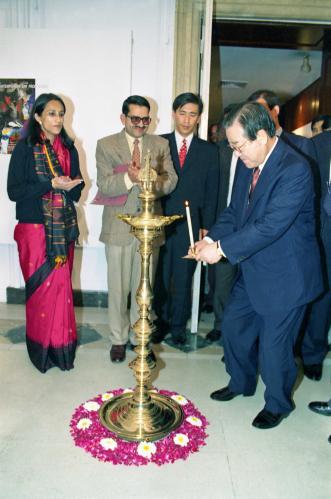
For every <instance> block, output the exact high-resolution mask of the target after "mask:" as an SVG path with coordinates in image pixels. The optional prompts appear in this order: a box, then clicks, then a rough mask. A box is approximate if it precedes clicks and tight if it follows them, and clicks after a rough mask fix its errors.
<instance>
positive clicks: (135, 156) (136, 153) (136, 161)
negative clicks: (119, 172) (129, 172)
mask: <svg viewBox="0 0 331 499" xmlns="http://www.w3.org/2000/svg"><path fill="white" fill-rule="evenodd" d="M132 165H133V166H136V167H137V168H140V150H139V140H138V139H135V140H134V141H133V151H132Z"/></svg>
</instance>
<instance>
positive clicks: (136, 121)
mask: <svg viewBox="0 0 331 499" xmlns="http://www.w3.org/2000/svg"><path fill="white" fill-rule="evenodd" d="M127 117H128V118H130V120H131V123H132V125H139V123H140V122H142V124H143V125H145V126H146V125H149V124H150V122H151V118H150V117H149V116H143V117H142V118H141V117H140V116H130V115H129V114H127Z"/></svg>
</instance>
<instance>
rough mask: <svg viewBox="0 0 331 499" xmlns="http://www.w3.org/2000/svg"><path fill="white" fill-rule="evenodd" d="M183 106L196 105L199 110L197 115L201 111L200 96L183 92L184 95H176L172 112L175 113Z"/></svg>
mask: <svg viewBox="0 0 331 499" xmlns="http://www.w3.org/2000/svg"><path fill="white" fill-rule="evenodd" d="M185 104H197V106H198V108H199V115H200V114H201V113H202V111H203V102H202V100H201V97H200V95H197V94H192V93H191V92H185V93H184V94H180V95H177V97H176V99H175V100H174V102H173V104H172V110H173V111H174V112H176V111H177V109H180V108H182V107H183V106H185Z"/></svg>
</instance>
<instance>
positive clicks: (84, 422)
mask: <svg viewBox="0 0 331 499" xmlns="http://www.w3.org/2000/svg"><path fill="white" fill-rule="evenodd" d="M91 424H92V421H91V420H90V419H88V418H82V419H80V420H79V421H78V423H77V428H78V429H79V430H87V428H89V427H90V426H91Z"/></svg>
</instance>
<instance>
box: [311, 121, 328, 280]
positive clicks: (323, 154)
mask: <svg viewBox="0 0 331 499" xmlns="http://www.w3.org/2000/svg"><path fill="white" fill-rule="evenodd" d="M311 142H313V143H314V147H315V150H316V156H317V164H318V169H319V174H320V179H321V196H320V199H321V206H320V232H321V239H322V242H323V249H322V254H323V256H324V257H325V258H326V263H327V268H328V273H329V282H330V283H331V216H329V215H328V214H327V212H326V211H325V209H324V207H323V203H324V199H325V196H326V195H328V193H329V192H328V189H330V187H329V175H330V161H331V131H327V132H322V133H320V134H319V135H316V136H315V137H314V138H313V139H312V140H311Z"/></svg>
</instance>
